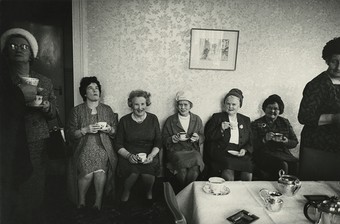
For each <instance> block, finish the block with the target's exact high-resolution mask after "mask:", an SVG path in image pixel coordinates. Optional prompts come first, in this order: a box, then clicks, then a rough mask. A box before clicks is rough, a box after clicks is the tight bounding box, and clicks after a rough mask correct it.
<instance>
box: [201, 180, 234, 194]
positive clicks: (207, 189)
mask: <svg viewBox="0 0 340 224" xmlns="http://www.w3.org/2000/svg"><path fill="white" fill-rule="evenodd" d="M203 191H204V192H205V193H207V194H212V195H227V194H229V193H230V189H229V188H228V187H227V186H226V183H224V184H223V186H222V189H221V192H220V193H218V194H215V193H214V192H213V191H212V190H211V188H210V184H209V182H207V183H206V184H205V185H204V187H203Z"/></svg>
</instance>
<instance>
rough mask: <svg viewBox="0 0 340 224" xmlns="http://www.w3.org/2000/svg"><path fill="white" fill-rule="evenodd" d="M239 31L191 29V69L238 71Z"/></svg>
mask: <svg viewBox="0 0 340 224" xmlns="http://www.w3.org/2000/svg"><path fill="white" fill-rule="evenodd" d="M238 38H239V31H238V30H213V29H198V28H192V29H191V45H190V60H189V68H190V69H212V70H231V71H234V70H236V59H237V47H238Z"/></svg>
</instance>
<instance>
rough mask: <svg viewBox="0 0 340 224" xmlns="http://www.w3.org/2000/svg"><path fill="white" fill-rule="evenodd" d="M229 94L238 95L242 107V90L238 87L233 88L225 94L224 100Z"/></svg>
mask: <svg viewBox="0 0 340 224" xmlns="http://www.w3.org/2000/svg"><path fill="white" fill-rule="evenodd" d="M228 96H236V97H238V98H239V99H240V107H242V102H243V94H242V91H241V90H239V89H236V88H234V89H231V90H230V91H229V92H228V93H227V95H225V97H224V101H223V102H225V100H226V99H227V97H228Z"/></svg>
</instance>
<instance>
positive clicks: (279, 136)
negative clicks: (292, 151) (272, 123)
mask: <svg viewBox="0 0 340 224" xmlns="http://www.w3.org/2000/svg"><path fill="white" fill-rule="evenodd" d="M272 140H273V141H275V142H282V140H283V134H281V133H274V134H273V136H272Z"/></svg>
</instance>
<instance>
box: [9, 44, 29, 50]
mask: <svg viewBox="0 0 340 224" xmlns="http://www.w3.org/2000/svg"><path fill="white" fill-rule="evenodd" d="M8 46H9V48H10V49H11V50H13V51H15V50H17V49H18V48H20V49H21V50H23V51H27V50H28V49H30V46H29V45H27V44H20V45H16V44H9V45H8Z"/></svg>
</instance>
